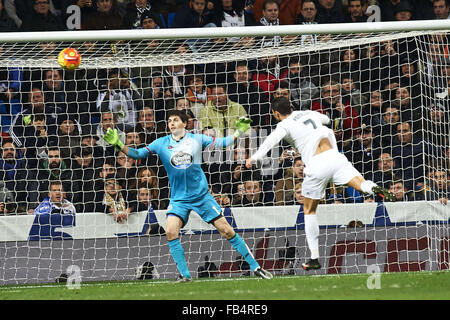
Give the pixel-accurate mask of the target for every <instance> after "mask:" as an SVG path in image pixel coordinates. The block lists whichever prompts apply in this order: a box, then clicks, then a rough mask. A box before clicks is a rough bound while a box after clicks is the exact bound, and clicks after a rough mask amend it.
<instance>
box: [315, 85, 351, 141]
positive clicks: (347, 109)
mask: <svg viewBox="0 0 450 320" xmlns="http://www.w3.org/2000/svg"><path fill="white" fill-rule="evenodd" d="M311 109H312V110H314V111H318V112H320V113H323V114H326V115H328V117H329V118H330V119H331V120H332V121H334V122H335V123H336V125H337V127H336V126H335V129H339V130H341V129H342V130H343V132H342V134H343V136H342V138H343V139H344V140H347V139H349V138H351V137H352V136H353V134H354V131H355V130H356V129H357V128H358V127H359V118H358V114H357V113H356V111H355V109H354V108H353V107H352V106H351V105H350V102H349V101H347V102H345V103H344V102H343V101H342V97H341V86H340V84H339V83H337V82H335V81H332V80H331V81H330V80H329V81H325V83H324V85H323V86H322V89H321V99H320V100H316V101H315V102H313V105H312V108H311ZM341 123H342V125H341ZM337 138H338V137H337Z"/></svg>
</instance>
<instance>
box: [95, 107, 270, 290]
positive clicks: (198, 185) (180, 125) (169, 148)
mask: <svg viewBox="0 0 450 320" xmlns="http://www.w3.org/2000/svg"><path fill="white" fill-rule="evenodd" d="M250 123H251V120H250V119H248V118H240V119H239V120H238V121H237V122H236V129H237V130H236V131H235V132H234V134H233V135H230V136H227V137H224V138H213V137H210V136H206V135H203V134H192V133H189V132H187V131H186V125H187V116H186V114H185V113H184V112H183V111H179V110H172V111H169V113H168V128H169V130H170V132H171V134H169V135H167V136H164V137H161V138H159V139H156V140H155V141H153V142H152V143H151V144H150V145H148V146H146V147H143V148H139V149H135V148H130V147H128V146H125V145H124V144H123V143H122V141H120V139H119V135H118V134H117V130H116V129H108V131H107V132H106V134H105V135H104V138H103V139H104V140H105V141H106V142H108V143H109V144H111V145H113V146H114V147H115V148H116V149H118V150H120V151H122V152H124V153H125V154H126V155H128V156H129V157H131V158H133V159H143V158H146V157H148V156H150V155H152V154H157V155H158V156H159V158H160V159H161V162H162V163H163V165H164V168H165V169H166V171H167V175H168V178H169V184H170V190H171V192H170V204H169V206H168V208H167V213H166V228H165V230H166V237H167V240H168V244H169V249H170V253H171V255H172V258H173V260H174V261H175V264H176V265H177V268H178V271H179V272H180V277H179V279H178V281H179V282H185V281H191V280H192V277H191V274H190V272H189V269H188V266H187V262H186V259H185V255H184V249H183V247H182V245H181V242H180V240H179V232H180V229H181V228H182V227H183V226H184V225H185V224H186V223H187V222H188V219H189V215H190V212H191V211H192V210H194V211H195V212H197V213H198V214H199V215H200V217H201V218H202V219H203V220H204V221H205V222H207V223H211V224H212V225H214V227H215V228H216V229H217V230H218V231H219V233H220V234H221V235H222V236H223V237H225V238H226V239H227V240H228V241H229V242H230V244H231V245H232V247H233V248H234V249H236V251H238V252H239V253H240V254H241V255H242V256H243V257H244V259H245V260H246V261H247V263H248V264H249V265H250V268H251V269H252V270H253V272H254V273H255V275H257V276H259V277H261V278H263V279H271V278H272V274H271V273H270V272H268V271H266V270H264V269H262V268H261V267H260V265H259V264H258V262H257V261H256V260H255V258H254V257H253V255H252V253H251V252H250V251H249V248H248V247H247V245H246V244H245V242H244V240H243V239H242V238H241V237H240V236H239V235H238V234H237V233H236V232H235V231H234V229H233V228H232V227H231V225H230V224H229V223H228V221H227V220H226V219H225V217H224V216H223V215H222V209H221V207H220V206H219V204H218V203H217V202H216V200H215V199H214V197H213V196H212V195H211V194H210V192H209V190H208V182H207V180H206V176H205V174H204V172H203V170H202V168H201V159H202V151H203V149H204V148H206V147H208V146H210V145H213V147H215V148H225V147H227V146H229V145H231V144H233V143H234V141H235V140H236V139H237V138H239V137H240V136H241V135H242V134H244V133H245V132H246V131H247V130H248V129H249V128H250Z"/></svg>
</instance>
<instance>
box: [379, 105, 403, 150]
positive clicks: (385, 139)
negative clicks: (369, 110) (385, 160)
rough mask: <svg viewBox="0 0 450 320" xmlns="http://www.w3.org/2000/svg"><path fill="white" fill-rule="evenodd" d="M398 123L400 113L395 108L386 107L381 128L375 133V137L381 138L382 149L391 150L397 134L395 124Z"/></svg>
mask: <svg viewBox="0 0 450 320" xmlns="http://www.w3.org/2000/svg"><path fill="white" fill-rule="evenodd" d="M399 123H400V111H399V109H398V108H397V107H394V106H392V105H391V106H386V107H385V108H384V112H383V120H382V123H381V127H380V128H379V130H378V131H377V136H380V137H381V146H382V147H383V148H392V144H393V143H394V142H393V141H394V137H395V135H396V134H397V124H399Z"/></svg>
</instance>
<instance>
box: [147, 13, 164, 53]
mask: <svg viewBox="0 0 450 320" xmlns="http://www.w3.org/2000/svg"><path fill="white" fill-rule="evenodd" d="M163 27H164V24H163V22H162V21H161V19H160V16H159V15H158V14H156V13H155V12H151V11H147V10H146V11H144V12H143V13H142V15H141V29H160V28H163ZM159 45H160V42H159V41H158V40H151V41H149V42H148V44H147V46H148V47H149V48H157V47H158V46H159Z"/></svg>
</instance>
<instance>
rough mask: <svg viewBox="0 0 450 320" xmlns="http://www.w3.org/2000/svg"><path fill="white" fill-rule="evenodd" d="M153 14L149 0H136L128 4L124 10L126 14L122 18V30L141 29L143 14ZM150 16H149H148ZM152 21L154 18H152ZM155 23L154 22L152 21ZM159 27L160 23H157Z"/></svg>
mask: <svg viewBox="0 0 450 320" xmlns="http://www.w3.org/2000/svg"><path fill="white" fill-rule="evenodd" d="M149 13H151V14H155V11H154V10H153V9H152V5H151V4H150V1H149V0H136V1H135V2H134V3H129V5H128V6H127V8H126V13H125V15H124V16H123V28H124V29H143V28H142V24H141V18H142V16H143V15H145V14H147V15H148V14H149ZM148 16H150V15H148ZM152 18H153V20H154V19H155V16H153V17H152ZM154 22H156V20H154ZM159 25H161V23H159Z"/></svg>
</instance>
